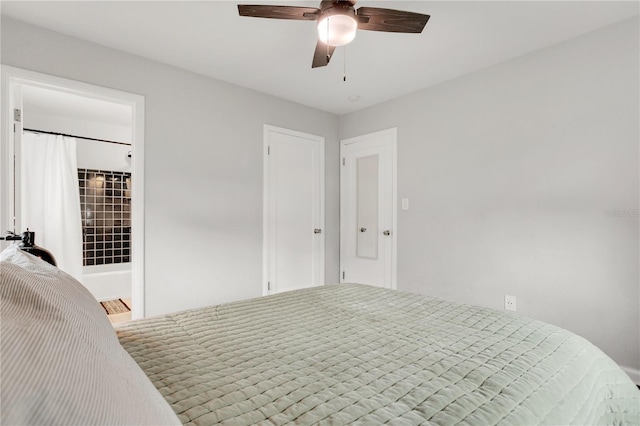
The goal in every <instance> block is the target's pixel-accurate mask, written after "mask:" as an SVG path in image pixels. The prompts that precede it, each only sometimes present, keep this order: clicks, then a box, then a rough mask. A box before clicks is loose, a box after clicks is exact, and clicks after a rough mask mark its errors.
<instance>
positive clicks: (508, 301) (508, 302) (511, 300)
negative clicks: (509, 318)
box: [504, 294, 516, 311]
mask: <svg viewBox="0 0 640 426" xmlns="http://www.w3.org/2000/svg"><path fill="white" fill-rule="evenodd" d="M504 309H505V310H507V311H515V310H516V297H515V296H509V295H508V294H505V295H504Z"/></svg>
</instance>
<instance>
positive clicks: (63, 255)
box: [20, 132, 82, 282]
mask: <svg viewBox="0 0 640 426" xmlns="http://www.w3.org/2000/svg"><path fill="white" fill-rule="evenodd" d="M20 157H21V159H22V161H21V166H22V167H21V173H20V177H21V180H20V185H21V187H20V194H21V207H22V208H21V224H22V227H23V228H24V229H22V230H21V231H25V230H26V228H29V230H30V231H33V232H35V233H36V235H35V237H36V238H35V243H36V245H38V246H41V247H44V248H46V249H47V250H49V251H50V252H51V253H53V256H54V257H55V258H56V262H57V264H58V268H60V269H62V270H63V271H65V272H66V273H67V274H69V275H71V276H73V277H74V278H76V279H77V280H78V281H80V282H82V222H81V216H80V190H79V185H78V165H77V159H76V139H75V138H69V137H66V136H58V135H48V134H38V133H30V132H26V133H23V134H22V144H21V153H20Z"/></svg>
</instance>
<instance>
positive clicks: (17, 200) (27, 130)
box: [0, 66, 144, 318]
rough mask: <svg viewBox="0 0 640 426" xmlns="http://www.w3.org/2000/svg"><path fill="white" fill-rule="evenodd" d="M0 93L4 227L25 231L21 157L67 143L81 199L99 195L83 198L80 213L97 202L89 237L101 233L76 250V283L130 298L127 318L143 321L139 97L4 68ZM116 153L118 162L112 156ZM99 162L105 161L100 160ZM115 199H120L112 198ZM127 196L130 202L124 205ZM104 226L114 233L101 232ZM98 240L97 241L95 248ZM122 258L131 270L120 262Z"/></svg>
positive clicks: (105, 295) (141, 117)
mask: <svg viewBox="0 0 640 426" xmlns="http://www.w3.org/2000/svg"><path fill="white" fill-rule="evenodd" d="M2 88H3V97H2V105H3V114H2V124H3V129H4V131H3V147H2V150H1V157H0V161H1V164H2V169H3V173H2V176H0V179H1V180H2V196H1V200H0V201H1V202H2V209H1V210H0V224H1V225H2V226H3V227H4V228H3V229H10V230H15V231H16V232H22V231H24V229H22V228H23V227H26V226H28V224H26V223H22V221H23V218H24V215H23V214H22V213H23V212H21V208H22V206H23V205H24V203H23V200H22V196H23V194H27V193H28V192H25V190H26V188H23V187H22V185H23V182H24V181H25V179H24V176H23V175H22V165H23V164H25V160H26V159H25V158H22V157H23V155H22V152H21V151H22V148H24V147H25V146H26V145H25V144H27V143H31V142H33V143H35V144H36V145H37V144H41V143H43V142H44V141H45V139H46V140H53V138H64V139H67V142H68V139H73V142H74V144H75V145H76V146H77V149H75V150H74V152H75V153H76V155H77V160H78V161H77V170H74V171H73V174H75V175H76V176H77V180H78V185H79V187H80V191H81V194H82V193H83V192H82V191H83V190H86V191H92V190H93V192H100V193H101V194H102V197H100V196H97V197H96V196H95V195H96V194H92V195H91V198H90V199H89V198H86V199H84V198H83V197H82V195H81V208H82V206H83V205H85V206H86V207H87V209H88V210H91V209H93V208H94V207H95V206H96V205H97V204H96V203H101V205H100V206H99V209H100V212H99V214H98V215H97V216H96V215H95V214H96V213H97V212H96V211H95V210H94V211H91V214H93V215H94V218H95V219H96V220H94V221H92V222H91V223H89V222H87V224H88V225H89V226H90V228H91V230H92V232H96V230H99V231H100V232H99V233H100V234H101V235H99V236H98V235H91V236H90V238H89V236H87V235H83V241H82V243H81V246H80V247H81V249H82V259H81V260H80V261H81V262H83V265H84V266H83V267H82V268H83V269H82V272H81V275H82V277H81V281H82V282H83V284H84V285H85V286H86V287H87V288H88V289H89V290H90V291H91V292H92V293H93V294H94V296H96V298H97V299H99V300H101V299H108V298H111V297H110V296H111V295H110V294H108V292H109V291H113V293H114V294H113V296H117V297H119V296H118V295H117V293H118V292H120V294H122V292H125V293H126V294H124V296H125V297H126V296H130V297H131V299H132V306H131V308H132V309H131V310H132V312H131V314H132V318H142V317H144V244H143V242H144V234H143V229H144V192H143V191H144V158H143V156H144V98H143V97H142V96H139V95H133V94H129V93H126V92H120V91H116V90H112V89H107V88H103V87H100V86H94V85H89V84H85V83H80V82H76V81H72V80H67V79H62V78H58V77H53V76H49V75H46V74H40V73H35V72H31V71H26V70H22V69H18V68H13V67H8V66H3V67H2ZM92 114H93V115H92ZM107 116H109V119H107ZM98 117H100V119H98ZM116 117H117V118H116ZM110 120H111V121H110ZM113 120H120V122H119V123H116V122H113ZM61 134H64V135H68V136H61ZM54 135H55V136H54ZM70 136H73V137H72V138H71V137H70ZM96 139H100V140H96ZM110 142H117V143H116V144H111V143H110ZM33 143H31V145H32V146H33ZM32 149H33V148H32ZM32 152H34V151H32ZM114 152H115V153H116V154H115V155H116V157H117V158H116V157H113V156H112V155H110V154H112V153H114ZM105 158H110V159H111V162H110V161H109V160H107V162H106V163H105V162H104V159H105ZM114 163H117V166H114V165H113V164H114ZM27 164H28V163H27ZM74 168H75V167H74ZM127 179H128V181H127ZM94 181H95V182H94ZM116 181H117V182H116ZM98 183H99V184H100V185H97V184H98ZM98 186H99V187H100V188H99V189H98ZM89 187H91V189H88V188H89ZM94 187H95V188H94ZM87 194H88V192H87ZM97 195H100V194H97ZM116 195H117V196H119V197H120V198H122V201H120V200H116V198H117V197H116ZM125 195H126V197H125ZM125 198H128V200H130V204H128V205H125V204H126V203H127V200H125ZM84 219H85V218H84V217H83V220H82V221H83V225H85V224H84V222H85V220H84ZM89 219H91V218H89ZM97 225H100V226H101V227H102V228H103V229H101V230H100V229H98V226H97ZM107 228H108V229H109V230H110V232H111V233H115V234H117V235H115V234H114V235H109V236H106V235H102V234H103V233H104V232H103V231H104V230H105V229H107ZM85 231H86V230H85V229H84V226H83V233H84V232H85ZM116 231H117V232H116ZM125 234H126V235H125ZM85 237H87V238H85ZM37 239H38V236H36V240H37ZM89 239H90V240H91V241H89ZM100 239H102V240H103V241H100V243H99V244H98V240H100ZM116 240H117V242H116ZM125 240H126V241H125ZM36 242H37V241H36ZM94 242H95V244H94ZM125 245H126V246H127V251H126V253H127V256H125V255H124V253H125V251H124V246H125ZM100 246H103V247H101V249H100V250H98V251H96V250H95V249H97V247H100ZM107 246H108V247H107ZM116 246H118V247H117V249H116ZM54 255H55V253H54ZM98 255H99V256H98ZM125 260H129V261H130V262H128V263H129V265H123V264H124V263H125ZM92 268H93V269H92ZM96 268H98V269H99V270H98V269H96ZM123 280H124V281H123ZM85 281H86V282H85ZM118 283H119V284H118ZM114 284H115V287H114ZM118 285H120V286H123V285H124V286H125V288H124V290H123V289H122V288H121V289H120V290H118V289H117V287H118ZM101 295H102V296H101Z"/></svg>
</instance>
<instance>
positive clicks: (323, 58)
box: [311, 40, 336, 68]
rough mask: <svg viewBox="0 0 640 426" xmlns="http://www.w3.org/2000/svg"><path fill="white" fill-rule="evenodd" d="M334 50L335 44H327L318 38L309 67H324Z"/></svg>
mask: <svg viewBox="0 0 640 426" xmlns="http://www.w3.org/2000/svg"><path fill="white" fill-rule="evenodd" d="M335 51H336V47H335V46H327V45H326V44H324V43H323V42H321V41H320V40H318V44H316V51H315V52H314V54H313V63H312V64H311V68H318V67H326V66H327V65H328V64H329V61H330V60H331V57H332V56H333V52H335Z"/></svg>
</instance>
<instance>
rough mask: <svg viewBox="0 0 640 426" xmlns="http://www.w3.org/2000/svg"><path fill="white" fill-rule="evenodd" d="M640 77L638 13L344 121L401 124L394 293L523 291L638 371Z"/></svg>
mask: <svg viewBox="0 0 640 426" xmlns="http://www.w3.org/2000/svg"><path fill="white" fill-rule="evenodd" d="M638 75H640V74H639V68H638V21H637V19H636V20H631V21H625V22H623V23H620V24H618V25H614V26H610V27H605V28H603V29H601V30H598V31H596V32H593V33H590V34H587V35H585V36H582V37H579V38H576V39H573V40H570V41H568V42H565V43H562V44H558V45H555V46H552V47H550V48H546V49H543V50H540V51H537V52H534V53H531V54H528V55H526V56H523V57H520V58H517V59H515V60H511V61H508V62H505V63H502V64H499V65H496V66H493V67H491V68H487V69H484V70H481V71H478V72H475V73H473V74H470V75H467V76H464V77H461V78H458V79H455V80H452V81H449V82H446V83H444V84H440V85H438V86H435V87H431V88H429V89H426V90H423V91H420V92H418V93H414V94H411V95H409V96H405V97H402V98H399V99H396V100H393V101H390V102H386V103H384V104H380V105H378V106H374V107H371V108H369V109H366V110H363V111H360V112H355V113H352V114H349V115H345V116H343V117H341V124H340V130H341V133H340V137H341V139H344V138H348V137H353V136H357V135H360V134H365V133H369V132H373V131H377V130H381V129H385V128H389V127H394V126H397V127H398V197H399V198H409V200H410V210H408V211H399V212H398V288H399V289H400V290H409V291H415V292H419V293H424V294H428V295H433V296H437V297H442V298H447V299H452V300H458V301H462V302H467V303H472V304H480V305H484V306H488V307H492V308H496V309H502V308H503V303H504V299H503V298H504V294H505V293H506V294H511V295H515V296H517V305H518V313H519V314H521V315H525V316H530V317H533V318H538V319H541V320H544V321H548V322H550V323H553V324H556V325H559V326H561V327H565V328H567V329H569V330H571V331H574V332H576V333H578V334H580V335H582V336H584V337H586V338H588V339H589V340H591V341H592V342H593V343H595V344H596V345H598V346H599V347H601V348H602V349H604V351H605V352H607V353H608V354H609V355H610V356H611V357H613V358H614V359H615V360H616V361H617V362H619V363H620V364H622V365H625V366H628V367H631V368H635V369H638V368H640V350H639V349H640V348H639V345H640V343H639V335H640V331H639V327H640V316H639V305H640V295H639V276H638V266H639V265H638V259H639V247H638V246H639V242H638V241H639V239H638V236H639V235H638V231H639V227H638V217H637V212H638V208H639V205H638V194H639V185H638V172H639V168H638V154H639V153H638V141H639V138H640V135H639V131H638V129H639V121H638V116H639V111H638V101H639V100H638V93H639V91H638V90H639V88H638ZM613 209H619V210H620V212H614V213H613V215H610V214H609V213H608V211H609V210H613Z"/></svg>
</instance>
